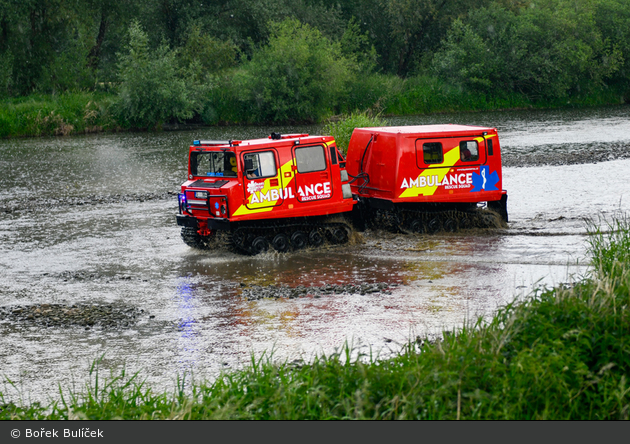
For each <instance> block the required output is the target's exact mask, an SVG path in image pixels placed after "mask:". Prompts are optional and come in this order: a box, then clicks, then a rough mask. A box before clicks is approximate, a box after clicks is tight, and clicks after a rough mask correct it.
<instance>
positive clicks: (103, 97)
mask: <svg viewBox="0 0 630 444" xmlns="http://www.w3.org/2000/svg"><path fill="white" fill-rule="evenodd" d="M113 97H114V96H112V95H111V94H105V93H91V92H77V93H65V94H61V95H55V96H51V95H32V96H27V97H20V98H14V99H5V100H3V101H1V102H0V137H23V136H52V135H57V136H61V135H69V134H79V133H87V132H99V131H104V130H111V129H115V128H116V126H117V125H116V124H115V122H114V121H113V120H112V118H111V116H110V115H109V112H108V110H109V107H110V104H111V103H112V101H113Z"/></svg>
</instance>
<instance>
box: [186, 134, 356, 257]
mask: <svg viewBox="0 0 630 444" xmlns="http://www.w3.org/2000/svg"><path fill="white" fill-rule="evenodd" d="M355 204H356V201H355V200H354V199H353V197H352V194H351V191H350V185H349V184H348V175H347V173H346V171H345V162H344V160H343V157H342V156H341V154H340V153H339V152H338V151H337V147H336V145H335V141H334V139H333V138H332V137H324V136H309V135H308V134H289V135H280V134H277V133H273V134H272V135H271V136H269V137H268V138H266V139H254V140H244V141H237V140H232V141H199V140H196V141H195V142H194V144H193V145H192V146H191V147H190V149H189V162H188V180H187V181H186V182H184V183H183V184H182V186H181V193H180V194H179V213H180V214H179V215H178V216H177V224H178V225H180V226H182V238H183V239H184V242H185V243H186V244H188V245H190V246H193V247H196V248H207V247H208V245H209V241H210V240H211V238H212V237H214V236H215V235H216V234H217V233H218V232H225V233H227V234H228V235H229V236H228V237H227V238H228V240H229V242H230V243H231V245H232V246H233V247H234V248H235V249H236V250H238V251H239V252H242V253H249V254H256V253H260V252H262V251H265V250H267V248H268V246H269V245H270V244H271V245H272V246H273V247H274V248H275V249H276V250H278V251H280V252H283V251H287V250H289V249H291V248H293V249H300V248H303V247H305V246H307V245H311V246H319V245H321V244H322V243H323V242H324V241H325V240H328V241H330V242H332V243H343V242H346V241H347V240H348V235H349V233H350V230H351V228H350V226H349V225H348V223H347V222H346V221H345V220H344V219H343V218H342V217H339V216H345V215H348V214H351V212H352V208H353V206H354V205H355ZM335 216H337V217H335Z"/></svg>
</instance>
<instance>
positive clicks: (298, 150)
mask: <svg viewBox="0 0 630 444" xmlns="http://www.w3.org/2000/svg"><path fill="white" fill-rule="evenodd" d="M326 151H327V150H326V149H325V147H324V146H323V145H314V146H302V147H301V146H295V147H294V148H293V162H294V170H295V173H296V174H295V186H296V189H297V190H296V198H297V200H298V201H299V202H311V201H317V200H326V199H330V198H331V197H332V195H333V184H332V176H331V170H330V162H329V160H328V158H327V155H326Z"/></svg>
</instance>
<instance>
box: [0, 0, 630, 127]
mask: <svg viewBox="0 0 630 444" xmlns="http://www.w3.org/2000/svg"><path fill="white" fill-rule="evenodd" d="M628 101H630V2H628V1H627V0H473V1H470V0H230V1H227V0H214V1H211V0H206V1H204V2H201V1H193V0H142V1H137V2H120V1H117V0H87V1H76V0H0V137H12V136H22V135H47V134H58V135H65V134H72V133H82V132H95V131H103V130H124V129H160V128H162V127H163V126H164V125H169V124H173V123H198V124H207V125H216V124H248V123H294V122H321V121H325V120H327V119H329V118H331V117H334V116H337V115H340V114H350V113H353V112H364V111H366V110H370V112H372V113H374V114H379V113H380V114H385V115H387V114H418V113H432V112H439V111H458V110H484V109H501V108H515V107H553V106H567V105H570V106H573V105H595V104H605V103H606V104H607V103H623V102H628Z"/></svg>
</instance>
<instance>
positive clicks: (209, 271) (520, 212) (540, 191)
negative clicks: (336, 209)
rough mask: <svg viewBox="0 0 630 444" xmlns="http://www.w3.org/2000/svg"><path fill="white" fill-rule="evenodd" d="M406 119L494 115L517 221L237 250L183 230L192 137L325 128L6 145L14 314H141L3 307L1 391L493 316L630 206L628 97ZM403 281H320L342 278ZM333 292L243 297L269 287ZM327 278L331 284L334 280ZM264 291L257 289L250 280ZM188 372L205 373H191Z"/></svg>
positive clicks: (3, 184)
mask: <svg viewBox="0 0 630 444" xmlns="http://www.w3.org/2000/svg"><path fill="white" fill-rule="evenodd" d="M390 123H391V124H392V125H410V124H429V123H460V124H470V125H484V126H494V127H497V129H498V130H499V137H500V140H501V144H502V150H503V158H504V165H505V167H504V188H505V189H507V190H508V193H509V199H508V211H509V215H510V223H509V227H508V228H507V229H505V230H501V231H498V232H473V233H465V234H462V233H458V234H440V235H431V236H424V235H415V236H414V235H411V236H405V235H394V234H390V233H386V232H366V233H364V234H363V235H360V236H355V237H354V238H353V240H352V242H351V243H350V244H349V245H343V246H336V247H329V248H326V249H324V250H319V251H308V250H306V251H300V252H296V253H287V254H277V253H267V254H264V255H260V256H256V257H245V256H238V255H236V254H233V253H230V252H228V251H225V250H221V249H219V250H215V251H203V252H201V251H196V250H193V249H191V248H189V247H187V246H186V245H184V243H183V242H182V241H181V239H180V236H179V228H178V227H177V225H176V221H175V214H176V212H177V198H176V193H177V192H178V190H179V185H180V184H181V182H183V181H184V179H185V176H186V156H187V150H188V146H189V145H190V143H191V141H192V140H193V139H248V138H254V137H261V136H266V135H267V134H269V133H271V131H280V132H285V133H286V132H308V133H311V134H315V133H318V132H319V131H320V130H321V127H320V126H308V127H305V126H300V127H273V128H268V127H228V128H225V127H222V128H203V129H199V130H195V131H179V132H163V133H158V134H150V133H135V134H99V135H89V136H75V137H69V138H32V139H11V140H1V141H0V171H1V174H0V309H4V310H5V312H10V311H11V310H13V309H14V308H15V307H18V306H20V307H35V306H37V307H39V306H40V305H38V304H61V305H63V306H66V307H71V306H72V305H77V304H79V305H80V304H85V305H89V304H96V305H99V304H100V305H106V304H111V306H114V307H122V308H124V309H136V310H144V312H143V314H142V315H141V316H139V317H138V318H137V319H135V320H134V321H133V322H131V323H130V324H129V325H127V326H124V325H123V326H120V325H119V326H117V327H115V328H113V327H107V326H99V325H96V326H93V327H92V328H89V329H86V328H85V327H84V326H79V325H74V326H63V325H52V326H49V327H45V326H41V325H38V324H35V323H33V322H28V321H26V320H23V321H16V320H15V319H13V320H12V319H10V318H9V317H5V318H1V317H0V376H2V377H3V379H5V381H6V378H8V379H10V380H11V381H13V382H14V384H10V383H8V382H4V384H3V385H0V393H4V396H5V399H6V400H14V401H17V400H22V401H24V402H29V401H35V400H40V401H47V400H50V399H55V398H56V397H57V396H58V390H59V387H61V388H62V389H65V390H67V389H73V388H74V390H81V389H82V388H83V387H84V386H85V384H86V381H87V380H88V371H89V368H90V366H91V364H92V363H93V362H94V360H95V359H97V358H102V361H101V367H102V370H101V374H102V372H103V371H105V372H106V373H107V374H109V372H110V371H111V372H113V373H114V374H117V373H118V372H119V371H120V369H122V368H123V367H124V368H126V369H127V371H128V372H136V371H138V372H140V377H141V378H142V379H146V383H147V384H148V385H149V386H151V387H153V388H155V389H156V390H162V389H164V390H168V391H171V390H173V389H174V387H175V385H176V380H177V377H178V376H180V377H181V376H182V375H192V377H194V378H195V379H197V380H202V379H212V378H214V377H216V376H217V375H218V374H219V373H220V372H221V371H230V370H234V369H239V368H242V367H243V366H245V365H248V364H249V362H250V360H251V357H252V356H255V357H258V358H260V357H261V356H263V357H264V356H266V357H269V356H271V357H272V359H277V360H280V361H285V360H289V361H293V360H304V361H309V360H310V359H312V358H313V356H315V355H316V354H320V355H321V354H327V355H328V354H331V353H334V352H335V351H336V350H339V348H340V347H343V346H344V345H345V344H349V345H351V346H352V347H353V349H354V350H355V352H356V353H371V354H372V355H373V356H380V357H387V356H389V355H390V354H391V353H395V352H397V351H398V350H400V348H401V347H402V345H403V344H406V343H407V342H408V341H409V340H410V339H411V340H413V339H414V338H416V337H417V336H421V337H427V336H428V337H432V336H436V335H440V334H441V332H442V331H444V330H453V329H457V328H459V327H461V326H462V325H464V323H470V322H474V321H476V320H477V319H478V318H484V319H487V318H488V317H490V316H492V315H493V313H495V312H496V310H497V309H498V308H499V307H501V306H503V305H505V304H506V303H509V302H511V301H512V300H514V299H515V298H521V299H522V298H526V297H528V296H530V295H531V294H532V292H533V291H534V290H535V289H536V288H540V287H541V286H545V285H546V286H553V285H557V284H560V283H565V282H570V281H571V280H573V279H577V278H579V277H580V276H583V275H584V274H585V273H587V272H588V267H587V265H588V264H587V259H586V257H587V252H586V248H587V243H586V236H585V234H586V230H587V225H586V223H585V220H586V219H594V220H595V221H605V220H610V218H611V217H614V216H615V215H620V214H625V213H627V212H628V210H629V209H630V185H629V182H628V177H630V154H628V153H630V107H628V106H616V107H605V108H593V109H582V110H562V111H557V110H551V111H503V112H491V113H467V114H442V115H436V116H411V117H409V116H407V117H400V118H391V119H390ZM377 283H381V284H388V285H389V287H388V288H387V290H384V291H379V292H374V293H366V294H361V292H359V291H354V292H353V291H350V292H346V293H334V292H333V293H330V292H325V291H320V290H321V289H322V287H324V286H326V285H327V284H338V285H352V286H355V288H356V287H357V286H360V285H361V284H377ZM298 285H304V286H306V287H313V286H315V287H318V290H317V291H311V292H310V293H309V292H307V293H306V294H303V295H302V296H301V297H295V298H287V297H279V298H273V297H272V298H263V299H254V300H252V298H248V297H245V296H246V294H251V291H252V290H251V289H252V288H253V289H257V288H259V287H258V286H260V287H262V288H265V289H270V291H271V292H272V293H273V290H274V289H279V288H280V289H282V288H284V287H287V286H289V287H295V286H298ZM324 288H325V287H324ZM248 291H249V292H250V293H247V292H248ZM188 377H190V376H188Z"/></svg>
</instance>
